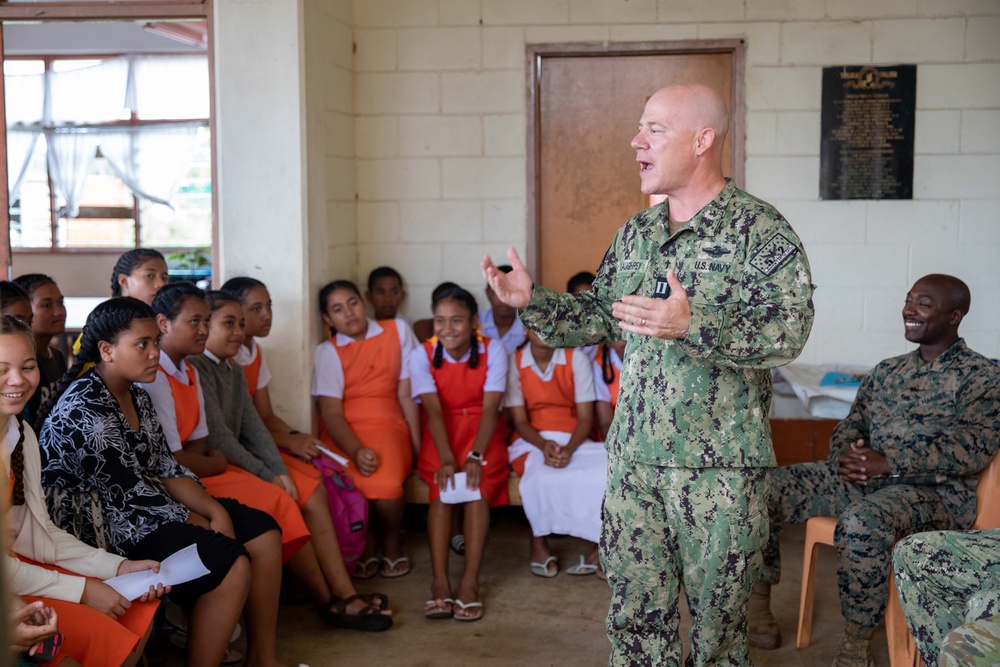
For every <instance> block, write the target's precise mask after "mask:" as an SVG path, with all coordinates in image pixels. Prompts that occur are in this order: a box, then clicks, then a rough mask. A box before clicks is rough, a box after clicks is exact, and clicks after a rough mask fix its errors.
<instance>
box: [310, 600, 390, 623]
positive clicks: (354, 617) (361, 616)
mask: <svg viewBox="0 0 1000 667" xmlns="http://www.w3.org/2000/svg"><path fill="white" fill-rule="evenodd" d="M355 600H363V598H362V597H361V596H360V595H352V596H351V597H349V598H338V597H335V598H333V600H332V601H331V603H330V604H331V605H332V608H329V609H322V608H321V609H320V610H319V615H320V618H322V619H323V620H324V621H326V622H327V623H329V624H330V625H332V626H333V627H335V628H347V629H348V630H359V631H361V632H385V631H386V630H388V629H389V628H391V627H392V616H388V615H386V614H383V613H382V610H380V609H376V608H375V607H372V606H371V605H368V606H366V607H364V608H362V609H361V610H360V611H358V613H356V614H348V613H347V606H348V605H349V604H351V603H352V602H354V601H355Z"/></svg>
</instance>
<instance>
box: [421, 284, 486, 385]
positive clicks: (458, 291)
mask: <svg viewBox="0 0 1000 667" xmlns="http://www.w3.org/2000/svg"><path fill="white" fill-rule="evenodd" d="M448 299H451V300H452V301H457V302H459V303H460V304H462V305H463V306H465V307H466V308H467V309H468V311H469V317H470V318H473V317H475V316H476V315H478V314H479V305H478V304H477V303H476V297H474V296H472V294H470V293H469V292H468V291H466V290H464V289H462V288H461V287H459V286H458V285H455V286H454V287H449V288H447V289H440V288H439V289H436V290H434V301H433V303H432V304H431V310H434V309H435V308H437V307H438V304H439V303H441V302H442V301H446V300H448ZM443 361H444V346H443V345H441V341H438V344H437V346H436V347H435V348H434V359H433V362H432V363H433V364H434V368H441V363H442V362H443ZM477 366H479V341H478V340H476V335H475V332H473V335H472V342H471V344H470V346H469V368H476V367H477Z"/></svg>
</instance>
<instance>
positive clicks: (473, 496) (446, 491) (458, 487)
mask: <svg viewBox="0 0 1000 667" xmlns="http://www.w3.org/2000/svg"><path fill="white" fill-rule="evenodd" d="M453 479H454V480H455V488H454V489H453V488H451V484H445V485H444V488H442V489H441V502H443V503H444V504H445V505H457V504H459V503H471V502H472V501H474V500H482V498H483V494H481V493H480V492H479V489H468V488H466V486H465V485H466V474H465V473H464V472H457V473H455V477H454V478H453Z"/></svg>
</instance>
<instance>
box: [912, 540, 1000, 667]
mask: <svg viewBox="0 0 1000 667" xmlns="http://www.w3.org/2000/svg"><path fill="white" fill-rule="evenodd" d="M892 566H893V570H894V571H895V573H896V586H897V587H898V588H899V598H900V600H901V601H902V603H903V614H904V615H905V616H906V624H907V625H908V626H909V628H910V632H912V633H913V637H914V638H915V639H916V640H917V648H919V649H920V655H921V657H922V658H923V660H924V664H925V665H927V667H933V666H934V665H937V664H939V662H938V661H939V656H940V664H941V665H942V666H944V667H952V666H954V667H959V666H962V667H993V666H994V665H997V664H1000V530H974V531H970V532H937V533H920V534H919V535H911V536H910V537H907V538H906V539H904V540H902V541H900V542H899V544H897V545H896V549H895V550H894V551H893V555H892Z"/></svg>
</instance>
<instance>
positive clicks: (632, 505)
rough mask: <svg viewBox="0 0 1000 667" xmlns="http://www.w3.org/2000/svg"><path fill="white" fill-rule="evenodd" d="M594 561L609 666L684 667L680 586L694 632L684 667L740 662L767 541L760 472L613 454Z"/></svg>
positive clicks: (763, 473) (744, 655)
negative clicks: (603, 595)
mask: <svg viewBox="0 0 1000 667" xmlns="http://www.w3.org/2000/svg"><path fill="white" fill-rule="evenodd" d="M608 463H609V465H608V486H607V492H606V493H605V496H604V508H603V517H602V518H603V521H602V528H601V562H602V565H603V567H604V571H605V572H606V573H607V575H608V583H609V584H610V585H611V590H612V598H611V608H610V610H609V611H608V619H607V629H608V637H609V638H610V640H611V660H610V663H609V664H610V665H612V666H619V665H621V666H624V665H630V666H631V665H650V666H652V665H656V666H657V667H660V666H665V667H677V666H679V665H680V664H681V653H682V649H681V638H680V635H679V627H680V612H679V608H678V605H679V595H680V587H681V586H683V587H684V593H685V595H686V598H687V603H688V608H689V609H690V611H691V617H692V621H693V627H692V629H691V634H690V642H691V655H690V656H689V657H688V658H687V660H686V662H685V664H686V665H688V666H692V665H697V666H699V667H700V666H702V665H732V666H735V667H743V666H744V665H750V664H751V662H750V660H749V658H748V655H747V638H746V623H747V617H746V606H747V601H748V599H749V597H750V591H751V590H752V588H753V585H754V584H755V583H756V580H757V578H758V575H759V572H760V564H761V555H760V549H761V547H762V546H763V544H764V541H765V540H766V539H767V515H766V509H765V499H766V497H767V470H768V469H767V468H704V469H696V468H666V467H660V466H654V465H647V464H643V463H637V462H635V461H626V460H622V459H621V458H620V457H617V456H611V457H610V460H609V462H608Z"/></svg>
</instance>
